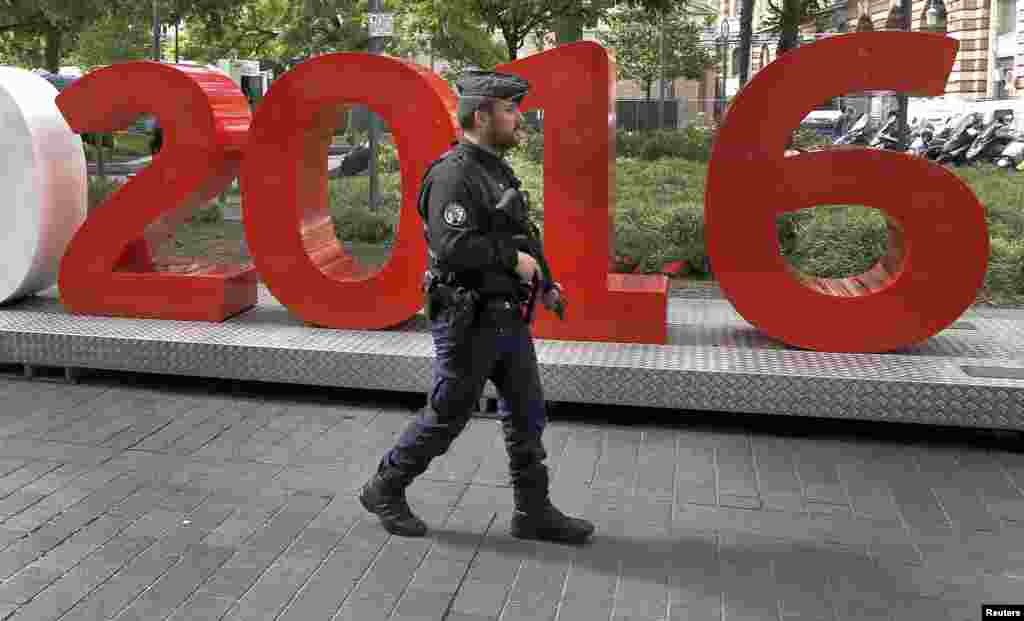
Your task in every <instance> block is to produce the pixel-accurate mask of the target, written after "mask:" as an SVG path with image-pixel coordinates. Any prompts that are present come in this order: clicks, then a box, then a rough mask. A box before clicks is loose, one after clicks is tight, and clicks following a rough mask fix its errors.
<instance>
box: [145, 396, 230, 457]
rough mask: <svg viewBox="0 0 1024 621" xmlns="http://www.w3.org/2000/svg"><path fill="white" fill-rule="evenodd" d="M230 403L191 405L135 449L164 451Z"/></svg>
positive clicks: (217, 402) (214, 402)
mask: <svg viewBox="0 0 1024 621" xmlns="http://www.w3.org/2000/svg"><path fill="white" fill-rule="evenodd" d="M229 403H230V402H229V401H213V402H203V403H190V404H189V406H190V407H189V409H188V411H186V412H183V413H181V415H180V416H178V417H177V418H175V419H174V420H172V421H171V422H170V424H168V425H166V426H164V427H162V428H160V429H158V430H157V431H155V432H154V433H152V434H150V435H148V436H146V437H145V438H143V439H141V440H139V442H138V443H136V444H135V446H134V448H135V449H137V450H142V451H163V450H166V449H167V448H168V447H170V446H172V445H173V444H174V442H175V441H177V440H178V439H180V438H181V437H182V436H184V435H185V434H187V433H188V432H189V431H191V430H193V429H194V428H195V427H197V426H198V425H200V424H202V423H204V422H206V421H208V420H212V419H213V418H214V417H216V416H217V415H218V414H219V413H220V412H221V410H222V409H224V408H225V407H227V406H228V405H229Z"/></svg>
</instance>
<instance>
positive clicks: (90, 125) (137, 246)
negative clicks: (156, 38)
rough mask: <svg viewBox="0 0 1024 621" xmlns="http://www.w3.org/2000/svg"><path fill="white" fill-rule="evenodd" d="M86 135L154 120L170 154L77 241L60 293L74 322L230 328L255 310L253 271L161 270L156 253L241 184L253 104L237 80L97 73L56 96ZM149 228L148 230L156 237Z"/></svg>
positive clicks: (127, 67) (159, 68) (144, 71)
mask: <svg viewBox="0 0 1024 621" xmlns="http://www.w3.org/2000/svg"><path fill="white" fill-rule="evenodd" d="M57 105H58V107H59V108H60V110H61V112H62V113H63V114H64V117H65V118H66V119H67V121H68V124H69V125H70V126H71V128H72V129H73V130H74V131H76V132H78V133H83V132H110V131H115V130H119V129H123V128H126V127H128V126H129V125H130V124H131V123H132V122H133V121H134V120H135V119H136V118H137V117H138V116H139V115H140V114H143V113H153V114H155V115H156V118H157V119H158V120H159V122H160V124H161V126H162V127H163V128H164V135H165V140H164V146H163V148H162V150H161V151H160V154H159V155H158V156H156V157H155V158H154V159H153V163H152V165H151V166H149V167H148V168H147V169H146V170H144V171H142V172H141V173H140V174H139V175H138V176H136V177H134V178H133V179H131V180H130V181H129V182H128V183H127V184H125V185H124V187H122V188H121V189H120V190H118V191H117V192H116V193H115V194H114V195H113V196H111V197H110V198H108V199H107V200H106V202H104V203H103V204H102V205H101V206H99V207H98V208H97V209H96V210H95V211H94V212H93V213H91V214H89V217H88V219H86V221H85V224H84V225H83V226H82V227H81V228H80V229H79V230H78V232H77V234H76V235H75V237H74V238H73V239H72V240H71V243H70V245H69V246H68V249H67V251H66V252H65V254H64V258H63V260H62V261H61V267H60V278H59V285H60V294H61V300H62V302H63V303H64V305H65V307H66V308H68V310H70V311H71V312H74V313H83V314H93V315H115V316H125V317H150V318H157V319H182V320H202V321H221V320H223V319H225V318H226V317H229V316H231V315H234V314H237V313H239V312H241V311H242V310H244V309H246V308H248V307H250V306H252V305H254V304H255V303H256V282H257V277H256V272H255V271H254V269H253V268H252V266H240V265H206V266H194V268H193V269H190V270H188V271H185V272H180V273H170V272H166V271H157V269H156V268H155V266H154V263H153V258H152V254H151V244H152V243H153V242H154V241H155V239H156V237H157V236H158V235H160V234H161V232H165V231H167V229H168V228H169V227H171V226H174V225H175V224H176V223H179V222H181V221H182V219H183V218H184V217H186V216H187V215H188V214H189V212H191V211H192V210H193V209H195V208H197V207H199V206H200V205H202V204H203V203H205V202H206V201H209V200H210V199H212V198H214V197H216V196H217V195H218V194H220V193H221V192H223V191H224V189H225V188H227V186H228V184H229V183H230V182H231V180H232V179H233V178H234V177H235V176H236V175H237V172H238V167H239V163H240V161H241V159H242V151H243V149H244V147H245V138H246V131H247V129H248V127H249V121H250V112H249V104H248V102H247V101H246V99H245V97H244V96H243V95H242V92H241V91H240V90H239V89H238V87H237V86H236V85H235V84H234V82H232V81H231V79H230V78H229V77H228V76H226V75H224V74H222V73H219V72H216V71H213V70H210V69H205V68H202V67H191V66H183V65H167V64H160V63H155V62H149V61H143V62H130V63H124V64H119V65H114V66H111V67H107V68H104V69H99V70H97V71H94V72H92V73H90V74H88V75H86V76H85V77H83V78H82V79H80V80H78V81H77V82H75V83H74V84H73V85H71V86H70V87H68V88H67V90H65V91H64V92H63V93H61V94H60V95H59V96H58V97H57ZM147 227H148V228H147Z"/></svg>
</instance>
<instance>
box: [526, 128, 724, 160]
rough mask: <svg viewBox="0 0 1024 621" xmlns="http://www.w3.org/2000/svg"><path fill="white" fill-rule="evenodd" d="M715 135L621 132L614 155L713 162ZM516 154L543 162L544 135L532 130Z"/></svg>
mask: <svg viewBox="0 0 1024 621" xmlns="http://www.w3.org/2000/svg"><path fill="white" fill-rule="evenodd" d="M713 142H714V132H713V131H712V130H711V128H708V127H700V126H695V125H691V126H689V127H686V128H684V129H678V130H676V129H665V130H656V131H649V132H633V131H628V130H618V131H616V132H615V155H616V157H618V158H639V159H643V160H646V161H654V160H660V159H663V158H681V159H686V160H691V161H695V162H706V161H708V160H709V159H711V149H712V147H713ZM514 153H516V154H518V155H519V156H521V157H523V158H525V159H526V160H528V161H530V162H534V163H537V164H539V163H542V162H543V161H544V133H543V132H539V131H533V130H529V131H527V133H526V140H524V141H523V142H522V143H521V144H520V145H519V146H518V147H516V148H515V150H514Z"/></svg>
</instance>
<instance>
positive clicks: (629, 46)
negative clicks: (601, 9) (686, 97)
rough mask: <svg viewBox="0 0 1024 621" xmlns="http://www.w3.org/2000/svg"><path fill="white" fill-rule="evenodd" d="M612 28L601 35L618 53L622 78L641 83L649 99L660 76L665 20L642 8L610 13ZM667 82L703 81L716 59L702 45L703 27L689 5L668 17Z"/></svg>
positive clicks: (609, 27)
mask: <svg viewBox="0 0 1024 621" xmlns="http://www.w3.org/2000/svg"><path fill="white" fill-rule="evenodd" d="M606 22H607V24H608V29H607V30H606V31H603V32H601V33H599V34H598V38H599V39H600V40H601V43H603V44H604V45H605V46H607V47H609V48H611V49H612V50H614V52H615V63H616V65H618V68H619V75H620V77H622V78H625V79H627V80H636V81H637V82H639V83H640V84H641V85H642V87H643V90H644V93H645V94H646V98H647V99H648V100H650V99H651V88H652V86H653V85H654V82H655V80H657V79H659V77H660V67H659V45H658V37H659V34H660V32H659V30H660V28H661V19H660V17H659V16H658V15H657V14H652V13H651V12H649V11H647V10H645V9H643V8H641V7H636V8H625V9H622V10H619V11H615V12H610V13H609V14H608V16H607V17H606ZM664 28H665V67H664V72H665V79H666V80H674V79H676V78H679V77H686V78H689V79H691V80H695V79H698V78H700V77H701V76H702V75H703V74H704V71H705V70H707V68H708V67H710V66H712V65H713V64H714V62H715V59H714V58H713V57H712V56H711V55H710V54H709V53H708V52H707V51H706V50H705V49H704V47H703V46H702V45H701V43H700V34H701V27H700V25H699V24H697V23H695V22H694V21H693V14H692V13H691V12H690V9H689V8H688V7H687V6H685V5H682V6H680V5H677V6H675V7H674V8H672V9H671V10H669V11H668V12H667V13H666V14H665V25H664Z"/></svg>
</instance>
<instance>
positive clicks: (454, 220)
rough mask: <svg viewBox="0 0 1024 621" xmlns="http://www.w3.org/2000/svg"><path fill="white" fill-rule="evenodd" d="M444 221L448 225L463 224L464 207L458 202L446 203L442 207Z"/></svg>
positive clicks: (464, 218)
mask: <svg viewBox="0 0 1024 621" xmlns="http://www.w3.org/2000/svg"><path fill="white" fill-rule="evenodd" d="M444 223H445V224H447V225H448V226H455V227H461V226H465V225H466V208H465V207H463V206H462V205H460V204H458V203H448V204H447V205H446V206H445V208H444Z"/></svg>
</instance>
